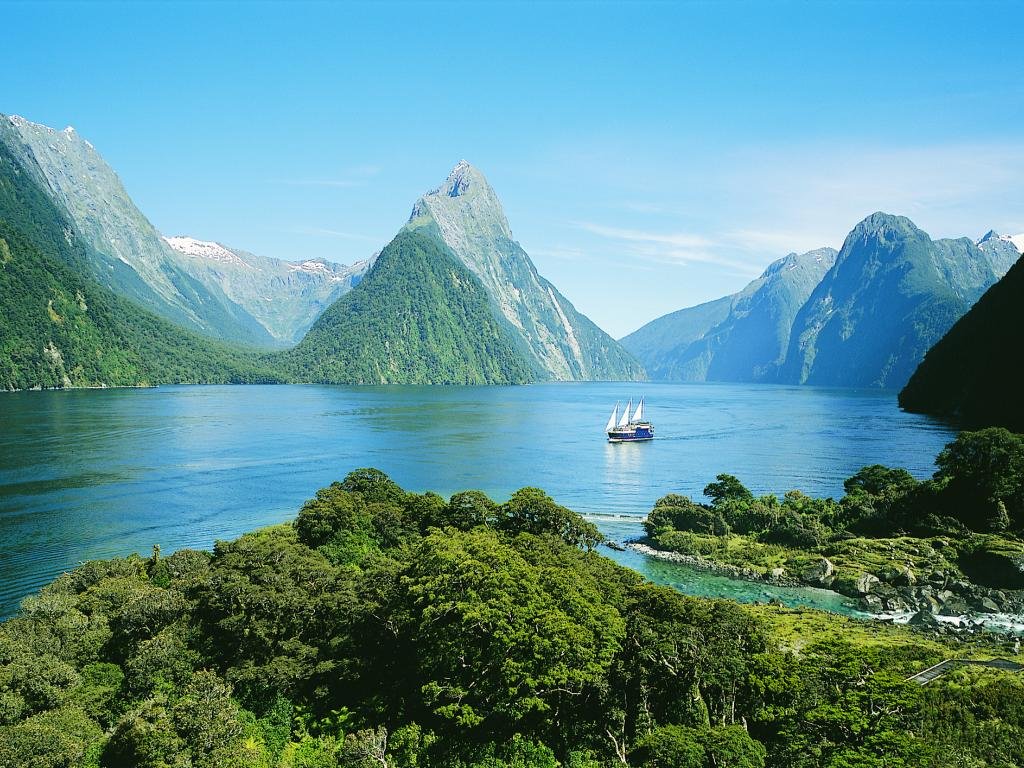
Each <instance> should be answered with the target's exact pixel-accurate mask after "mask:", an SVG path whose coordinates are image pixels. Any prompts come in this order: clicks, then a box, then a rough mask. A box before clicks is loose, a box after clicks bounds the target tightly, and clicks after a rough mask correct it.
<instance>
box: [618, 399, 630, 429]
mask: <svg viewBox="0 0 1024 768" xmlns="http://www.w3.org/2000/svg"><path fill="white" fill-rule="evenodd" d="M632 408H633V401H632V399H631V400H630V401H629V402H628V403H626V410H624V411H623V412H622V418H621V419H619V426H620V427H624V426H626V425H627V424H629V412H630V410H631V409H632Z"/></svg>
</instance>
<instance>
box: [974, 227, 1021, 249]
mask: <svg viewBox="0 0 1024 768" xmlns="http://www.w3.org/2000/svg"><path fill="white" fill-rule="evenodd" d="M1000 242H1002V243H1009V244H1010V245H1012V246H1013V248H1014V249H1015V250H1016V251H1017V252H1018V253H1019V252H1022V251H1024V234H1020V235H1000V234H999V233H998V232H996V231H995V230H994V229H990V230H989V231H988V232H986V233H985V235H984V236H983V237H982V238H981V240H979V241H978V242H977V243H975V245H977V246H978V247H979V248H980V247H981V246H983V245H986V244H989V243H991V244H993V245H995V244H997V243H1000Z"/></svg>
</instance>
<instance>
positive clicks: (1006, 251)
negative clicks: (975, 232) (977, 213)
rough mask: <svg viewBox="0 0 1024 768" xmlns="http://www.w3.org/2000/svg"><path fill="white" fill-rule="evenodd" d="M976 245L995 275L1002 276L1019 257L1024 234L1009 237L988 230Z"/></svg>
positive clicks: (1023, 248) (1023, 244)
mask: <svg viewBox="0 0 1024 768" xmlns="http://www.w3.org/2000/svg"><path fill="white" fill-rule="evenodd" d="M977 246H978V248H980V249H981V250H982V251H983V252H984V253H985V255H986V256H988V258H989V261H990V262H991V264H992V268H993V269H994V270H995V273H996V275H997V276H998V277H1002V276H1003V275H1005V274H1006V273H1007V272H1009V271H1010V267H1012V266H1013V265H1014V264H1016V263H1017V261H1018V260H1019V259H1020V254H1021V251H1022V250H1024V235H1016V236H1014V237H1011V236H1009V235H1000V234H999V233H998V232H996V231H995V230H989V231H988V233H987V234H986V235H985V236H984V237H983V238H981V240H979V241H978V242H977Z"/></svg>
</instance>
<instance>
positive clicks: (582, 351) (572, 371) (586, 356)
mask: <svg viewBox="0 0 1024 768" xmlns="http://www.w3.org/2000/svg"><path fill="white" fill-rule="evenodd" d="M406 229H409V230H413V231H423V232H425V233H426V234H427V235H428V236H430V237H435V238H437V239H439V240H440V241H441V242H443V243H444V244H445V245H446V246H447V248H449V249H450V250H451V252H452V253H453V254H454V255H455V256H456V257H457V258H458V259H459V261H461V262H462V264H463V265H464V266H466V267H467V268H468V269H469V270H470V272H472V273H473V274H474V275H475V276H476V277H477V279H479V281H480V282H481V284H482V285H483V287H484V289H485V290H486V291H487V294H488V296H489V299H490V302H491V307H492V310H493V312H494V314H495V317H496V318H500V319H501V320H502V321H503V322H504V323H507V324H509V325H510V326H511V327H512V330H513V332H514V333H515V335H516V336H518V338H519V339H520V340H521V345H520V346H521V348H522V349H524V350H525V351H526V353H527V354H528V355H529V357H530V358H531V360H532V365H531V367H534V368H536V369H538V370H539V371H540V372H541V377H542V378H548V379H555V380H564V381H572V380H592V379H606V380H633V379H638V378H642V377H643V375H644V373H643V368H642V367H641V366H640V364H639V363H638V362H637V361H636V360H634V359H633V357H632V356H631V355H630V354H629V353H628V352H626V351H625V350H624V349H623V348H622V347H621V346H619V344H618V343H617V342H616V341H615V340H614V339H612V338H611V337H610V336H608V335H607V334H606V333H605V332H604V331H602V330H601V329H600V328H598V327H597V326H596V325H594V323H592V322H591V321H590V320H589V319H587V318H586V317H585V316H584V315H582V314H580V313H579V312H577V311H576V308H575V307H573V305H572V304H571V303H570V302H569V300H568V299H566V298H565V297H564V296H562V295H561V294H560V293H559V292H558V291H557V290H556V289H555V287H554V286H553V285H552V284H551V283H549V282H548V281H547V280H545V279H544V278H543V277H541V276H540V275H539V274H538V273H537V269H536V267H534V265H533V262H532V261H531V260H530V257H529V256H528V255H527V253H526V251H524V250H523V249H522V247H521V246H520V245H519V243H517V242H516V241H515V240H514V239H513V238H512V231H511V229H510V228H509V224H508V220H507V219H506V218H505V212H504V211H503V210H502V207H501V203H500V202H499V200H498V196H497V195H496V194H495V192H494V190H493V189H492V188H491V185H490V184H489V183H488V182H487V179H485V178H484V176H483V174H482V173H480V171H478V170H477V169H476V168H474V167H473V166H472V165H470V164H469V163H467V162H466V161H464V160H463V161H461V162H460V163H458V164H457V165H456V166H455V168H454V169H452V172H451V173H450V174H449V175H448V178H447V179H446V180H445V182H444V184H442V185H441V186H440V187H438V188H437V189H435V190H433V191H432V192H429V193H427V194H426V195H424V196H423V197H421V198H420V199H419V200H418V201H417V202H416V204H415V206H413V210H412V214H411V216H410V217H409V222H408V223H407V224H406Z"/></svg>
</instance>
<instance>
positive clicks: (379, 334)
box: [274, 229, 541, 384]
mask: <svg viewBox="0 0 1024 768" xmlns="http://www.w3.org/2000/svg"><path fill="white" fill-rule="evenodd" d="M274 360H275V361H277V362H279V364H280V365H281V366H282V367H283V368H285V369H286V370H287V371H289V373H290V375H291V376H292V377H293V378H295V379H297V380H301V381H325V382H331V383H347V384H517V383H524V382H527V381H531V380H534V379H535V378H537V377H538V376H539V375H541V372H540V371H539V370H538V369H537V368H536V367H535V366H534V361H533V359H532V358H531V357H530V356H529V354H528V353H527V351H526V350H525V349H524V348H523V345H522V343H521V341H520V340H519V339H518V338H517V336H516V335H515V333H514V332H513V331H512V329H511V327H510V325H509V324H508V323H507V322H505V321H503V320H501V319H499V318H497V317H495V316H494V314H493V312H492V311H491V305H490V300H489V297H488V294H487V291H486V290H485V289H484V287H483V285H482V284H481V283H480V280H479V279H478V278H477V277H476V276H475V275H474V274H473V273H472V272H470V271H469V270H468V269H467V268H466V267H465V266H463V265H462V263H461V262H460V261H459V260H458V259H457V258H456V257H455V256H454V255H453V254H452V253H451V251H450V250H449V249H448V248H447V246H445V245H444V244H443V242H441V240H440V238H438V237H436V236H431V235H430V234H429V233H428V232H426V231H424V230H422V229H417V230H402V231H401V232H399V233H398V235H397V236H396V237H395V239H394V240H392V241H391V243H390V244H389V245H388V246H387V247H386V248H385V249H384V250H383V251H382V252H381V254H380V256H378V257H377V260H376V262H375V263H374V265H373V268H372V269H371V270H370V271H369V272H368V273H367V274H366V276H365V277H364V278H363V280H362V281H361V282H360V283H359V285H357V286H356V287H355V288H354V289H353V290H352V291H350V292H349V293H347V294H346V295H345V296H343V297H342V298H341V299H339V300H338V301H336V302H335V303H334V304H333V305H332V306H331V307H330V308H329V309H328V310H327V311H326V312H324V314H323V315H321V316H320V319H319V320H317V321H316V323H315V324H314V325H313V327H312V328H311V329H310V330H309V333H307V334H306V336H305V338H304V339H303V340H302V342H301V343H300V344H299V345H298V346H297V347H295V349H293V350H290V351H288V352H285V353H282V354H281V355H279V356H277V357H275V358H274Z"/></svg>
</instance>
